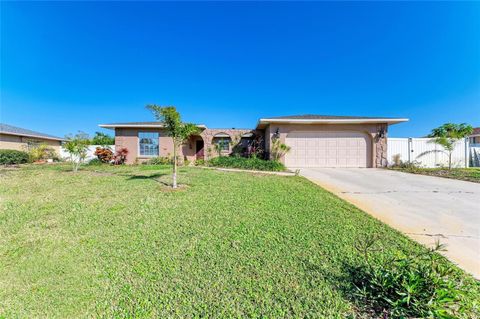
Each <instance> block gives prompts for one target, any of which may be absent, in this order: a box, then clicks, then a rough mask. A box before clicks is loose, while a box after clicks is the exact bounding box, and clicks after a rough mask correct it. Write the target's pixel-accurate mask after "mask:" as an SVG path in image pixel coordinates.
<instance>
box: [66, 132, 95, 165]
mask: <svg viewBox="0 0 480 319" xmlns="http://www.w3.org/2000/svg"><path fill="white" fill-rule="evenodd" d="M66 138H67V141H66V142H65V143H64V144H63V148H64V149H65V150H66V151H67V152H68V153H69V154H70V161H71V163H72V168H73V171H74V172H76V171H78V168H79V167H80V164H82V163H83V162H84V161H85V158H86V157H87V151H88V146H89V145H90V140H89V138H88V135H87V134H85V133H83V132H78V133H77V134H75V135H73V136H72V135H69V136H67V137H66Z"/></svg>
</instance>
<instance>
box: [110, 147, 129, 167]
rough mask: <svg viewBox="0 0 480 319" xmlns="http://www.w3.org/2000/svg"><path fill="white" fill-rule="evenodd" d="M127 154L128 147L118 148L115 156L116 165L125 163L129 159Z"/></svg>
mask: <svg viewBox="0 0 480 319" xmlns="http://www.w3.org/2000/svg"><path fill="white" fill-rule="evenodd" d="M127 154H128V149H127V148H126V147H122V148H120V149H118V150H117V151H116V152H115V155H114V156H113V164H115V165H121V164H125V161H126V160H127Z"/></svg>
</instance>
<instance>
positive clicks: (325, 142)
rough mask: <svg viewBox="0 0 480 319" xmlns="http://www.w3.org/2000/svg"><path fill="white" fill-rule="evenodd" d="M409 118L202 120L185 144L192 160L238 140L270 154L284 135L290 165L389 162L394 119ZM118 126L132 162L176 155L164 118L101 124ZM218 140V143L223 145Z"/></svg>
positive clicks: (227, 148) (117, 138)
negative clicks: (209, 123)
mask: <svg viewBox="0 0 480 319" xmlns="http://www.w3.org/2000/svg"><path fill="white" fill-rule="evenodd" d="M405 121H408V119H405V118H386V117H359V116H324V115H295V116H280V117H269V118H261V119H260V120H259V121H258V123H257V125H256V127H255V128H253V129H218V128H216V129H211V128H207V127H206V126H205V125H198V127H199V128H200V131H201V132H200V134H198V135H196V136H192V137H191V138H190V139H189V140H188V141H187V142H186V143H185V144H184V145H183V146H182V149H181V150H180V155H181V156H183V157H184V158H185V159H188V160H195V159H206V158H209V157H214V156H217V152H216V151H215V150H216V149H217V150H218V149H219V148H220V149H221V151H222V153H225V154H229V153H230V152H231V151H232V147H233V144H235V143H232V141H235V142H236V144H237V145H240V147H241V148H244V149H248V147H251V145H253V144H256V145H261V147H262V148H263V149H264V154H265V157H267V158H268V157H269V156H270V155H269V154H270V151H271V147H272V141H273V140H274V139H280V141H281V142H283V143H285V144H286V145H288V146H290V148H291V150H290V151H289V152H288V153H287V154H286V155H285V156H284V157H283V158H282V159H281V161H282V162H283V163H284V164H285V165H286V166H287V167H384V166H386V165H387V133H388V127H389V125H392V124H396V123H401V122H405ZM100 127H103V128H109V129H113V130H115V148H116V149H119V148H127V149H128V151H129V153H128V156H127V163H134V162H136V161H143V160H146V159H148V158H151V157H156V156H162V157H165V156H166V157H170V156H171V155H172V154H173V141H172V139H171V138H170V137H169V136H168V135H167V133H166V132H165V131H164V129H163V126H162V124H161V123H159V122H131V123H111V124H101V125H100ZM214 145H218V147H217V148H215V147H214Z"/></svg>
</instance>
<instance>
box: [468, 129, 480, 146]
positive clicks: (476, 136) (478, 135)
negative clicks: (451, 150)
mask: <svg viewBox="0 0 480 319" xmlns="http://www.w3.org/2000/svg"><path fill="white" fill-rule="evenodd" d="M469 142H470V144H480V127H476V128H474V129H473V132H472V134H471V135H469Z"/></svg>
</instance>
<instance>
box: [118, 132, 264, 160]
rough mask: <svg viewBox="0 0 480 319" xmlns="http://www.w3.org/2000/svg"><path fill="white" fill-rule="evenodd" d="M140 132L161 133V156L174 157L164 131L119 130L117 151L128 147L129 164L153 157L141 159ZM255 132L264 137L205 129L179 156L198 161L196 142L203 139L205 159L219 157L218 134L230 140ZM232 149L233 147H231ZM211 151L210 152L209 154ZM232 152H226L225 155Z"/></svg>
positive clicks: (189, 141)
mask: <svg viewBox="0 0 480 319" xmlns="http://www.w3.org/2000/svg"><path fill="white" fill-rule="evenodd" d="M139 132H157V133H159V153H160V154H159V156H161V157H171V156H173V140H172V138H171V137H170V136H168V135H167V134H166V132H165V131H164V130H162V129H156V128H145V129H142V128H117V129H115V149H119V148H122V147H126V148H127V149H128V155H127V164H133V163H135V162H136V161H137V160H138V161H140V162H141V161H145V160H148V159H149V158H151V157H140V156H139V153H138V152H139V150H138V133H139ZM249 132H254V133H256V134H261V135H262V137H263V131H255V130H249V129H204V130H203V131H202V132H201V133H200V134H199V135H198V136H192V137H190V139H189V140H188V141H187V142H185V143H184V144H183V145H182V146H181V147H180V151H179V154H178V155H179V156H180V157H182V158H185V159H187V160H190V161H192V160H195V159H196V151H197V150H196V145H195V143H196V140H198V139H202V140H203V142H204V156H205V159H208V158H209V157H210V158H212V157H215V156H217V154H216V152H215V150H214V148H213V144H212V141H213V138H214V136H215V135H216V134H218V133H225V134H228V135H229V136H230V138H234V137H235V136H240V135H242V134H245V133H249ZM230 148H231V146H230ZM208 149H210V152H208ZM230 152H231V149H230V150H229V151H226V152H225V154H228V153H230Z"/></svg>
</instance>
